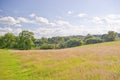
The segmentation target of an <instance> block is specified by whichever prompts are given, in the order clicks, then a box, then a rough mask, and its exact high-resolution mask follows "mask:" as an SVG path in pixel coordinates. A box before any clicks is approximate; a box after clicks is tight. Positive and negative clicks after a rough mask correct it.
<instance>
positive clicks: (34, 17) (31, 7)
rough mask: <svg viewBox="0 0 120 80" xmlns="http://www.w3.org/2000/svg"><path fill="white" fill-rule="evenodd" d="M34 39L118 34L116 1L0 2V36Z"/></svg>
mask: <svg viewBox="0 0 120 80" xmlns="http://www.w3.org/2000/svg"><path fill="white" fill-rule="evenodd" d="M22 30H29V31H32V32H34V34H35V37H37V38H40V37H52V36H68V35H86V34H88V33H91V34H104V33H106V32H107V31H110V30H113V31H116V32H120V0H0V35H3V34H5V33H7V32H12V33H14V34H15V35H18V34H19V33H20V32H21V31H22Z"/></svg>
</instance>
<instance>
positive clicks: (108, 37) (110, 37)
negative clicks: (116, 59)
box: [102, 31, 118, 41]
mask: <svg viewBox="0 0 120 80" xmlns="http://www.w3.org/2000/svg"><path fill="white" fill-rule="evenodd" d="M102 39H103V40H104V41H115V40H117V39H118V33H116V32H114V31H109V32H108V34H103V35H102Z"/></svg>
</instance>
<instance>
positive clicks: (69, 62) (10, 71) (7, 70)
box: [0, 41, 120, 80]
mask: <svg viewBox="0 0 120 80" xmlns="http://www.w3.org/2000/svg"><path fill="white" fill-rule="evenodd" d="M0 72H1V73H0V80H120V41H115V42H107V43H100V44H93V45H85V46H82V47H76V48H69V49H61V50H46V51H45V50H40V51H37V50H32V51H29V50H28V51H16V50H13V51H11V50H0Z"/></svg>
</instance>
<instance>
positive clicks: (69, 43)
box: [66, 39, 83, 47]
mask: <svg viewBox="0 0 120 80" xmlns="http://www.w3.org/2000/svg"><path fill="white" fill-rule="evenodd" d="M82 44H83V42H82V41H81V40H77V39H71V40H68V41H67V42H66V46H67V47H75V46H80V45H82Z"/></svg>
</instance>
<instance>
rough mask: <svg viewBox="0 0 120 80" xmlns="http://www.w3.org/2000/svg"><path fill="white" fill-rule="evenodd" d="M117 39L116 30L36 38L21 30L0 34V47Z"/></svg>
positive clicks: (59, 45) (55, 45)
mask: <svg viewBox="0 0 120 80" xmlns="http://www.w3.org/2000/svg"><path fill="white" fill-rule="evenodd" d="M115 40H119V36H118V33H117V32H114V31H109V32H108V33H107V34H103V35H91V34H88V35H86V36H66V37H52V38H45V37H42V38H41V39H36V38H35V37H34V33H33V32H29V31H22V32H21V33H20V34H19V35H18V36H15V35H14V34H12V33H6V34H5V35H3V36H0V48H1V49H4V48H6V49H20V50H29V49H62V48H69V47H75V46H81V45H87V44H95V43H101V42H108V41H115Z"/></svg>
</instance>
